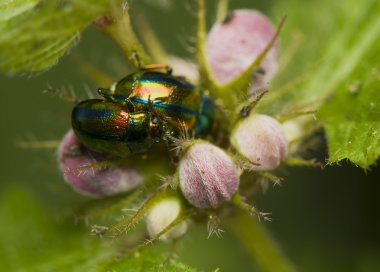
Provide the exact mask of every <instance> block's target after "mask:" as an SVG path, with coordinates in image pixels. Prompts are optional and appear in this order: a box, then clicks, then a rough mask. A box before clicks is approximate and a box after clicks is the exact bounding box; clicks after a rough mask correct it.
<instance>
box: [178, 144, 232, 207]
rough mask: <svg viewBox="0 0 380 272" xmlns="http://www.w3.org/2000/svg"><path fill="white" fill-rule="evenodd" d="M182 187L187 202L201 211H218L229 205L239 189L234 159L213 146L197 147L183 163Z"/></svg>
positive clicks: (191, 148) (184, 157) (180, 177)
mask: <svg viewBox="0 0 380 272" xmlns="http://www.w3.org/2000/svg"><path fill="white" fill-rule="evenodd" d="M179 181H180V187H181V190H182V193H183V195H184V196H185V198H186V199H187V200H188V201H189V202H190V203H191V204H193V205H194V206H196V207H198V208H211V207H212V208H216V207H217V206H218V205H219V204H220V203H222V202H224V201H228V200H230V198H231V195H232V194H233V193H234V192H236V190H237V189H238V186H239V174H238V171H237V169H236V167H235V165H234V163H233V161H232V159H231V158H230V157H229V156H228V155H227V154H226V153H225V152H224V151H223V150H222V149H220V148H218V147H216V146H214V145H212V144H209V143H196V144H193V145H192V146H191V147H189V149H188V150H187V152H186V154H185V155H184V156H183V158H182V159H181V161H180V163H179Z"/></svg>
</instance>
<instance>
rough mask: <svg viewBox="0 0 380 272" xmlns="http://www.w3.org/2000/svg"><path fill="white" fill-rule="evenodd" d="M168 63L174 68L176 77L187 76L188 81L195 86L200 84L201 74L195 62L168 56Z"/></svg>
mask: <svg viewBox="0 0 380 272" xmlns="http://www.w3.org/2000/svg"><path fill="white" fill-rule="evenodd" d="M167 62H168V64H169V65H170V66H171V67H172V68H173V71H175V74H176V75H177V74H178V75H182V76H185V77H186V79H188V80H190V82H192V83H194V84H195V83H196V82H198V79H199V73H198V70H197V65H196V64H195V63H194V62H191V61H190V60H186V59H183V58H179V57H176V56H168V61H167Z"/></svg>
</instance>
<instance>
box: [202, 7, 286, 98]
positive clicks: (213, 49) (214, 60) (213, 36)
mask: <svg viewBox="0 0 380 272" xmlns="http://www.w3.org/2000/svg"><path fill="white" fill-rule="evenodd" d="M274 35H275V29H274V28H273V27H272V26H271V24H270V22H269V20H268V18H267V17H265V16H264V15H263V14H262V13H260V12H258V11H255V10H248V9H242V10H235V11H233V12H232V13H231V14H230V15H229V16H228V17H227V18H226V19H225V20H224V21H223V22H218V23H216V24H215V25H214V26H213V27H212V29H211V31H210V33H209V34H208V37H207V43H206V51H207V56H208V61H209V63H210V66H211V70H212V71H213V73H214V75H215V77H216V79H217V80H218V81H219V82H220V83H227V82H229V81H231V80H232V79H234V78H235V77H237V76H238V75H240V74H241V73H242V72H243V71H244V70H245V69H247V68H248V66H249V65H250V64H251V63H252V62H253V61H254V60H255V59H256V58H257V57H258V56H259V54H260V53H261V52H262V51H263V50H264V48H265V47H266V46H267V45H268V44H269V42H270V41H271V39H272V38H273V36H274ZM278 47H279V46H278V43H275V45H274V46H273V47H272V48H271V49H270V50H269V52H268V53H267V54H266V56H265V58H264V59H263V61H262V62H261V66H260V69H258V70H257V71H256V72H257V73H255V74H254V76H253V79H254V80H253V82H252V83H253V84H252V88H251V92H254V91H255V90H257V89H259V88H263V87H265V85H266V84H267V82H268V81H269V80H270V79H271V78H272V77H273V75H274V74H275V72H276V70H277V66H278V55H279V52H278V51H279V50H278ZM253 72H255V71H253Z"/></svg>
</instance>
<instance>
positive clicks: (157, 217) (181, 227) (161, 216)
mask: <svg viewBox="0 0 380 272" xmlns="http://www.w3.org/2000/svg"><path fill="white" fill-rule="evenodd" d="M181 208H182V206H181V202H180V201H179V200H178V199H177V198H175V197H168V198H164V199H162V200H160V201H159V202H158V203H155V204H154V206H153V207H152V208H151V209H150V211H149V212H148V215H147V217H146V224H147V229H148V233H149V236H150V237H152V238H154V237H155V236H156V235H158V234H159V233H160V232H161V231H163V230H165V228H167V227H168V226H169V225H170V224H172V223H173V222H174V221H175V220H176V219H178V217H179V216H180V214H181ZM186 230H187V222H186V221H182V222H179V223H178V224H176V225H173V227H171V228H170V229H168V231H167V232H165V233H162V235H161V236H160V237H159V240H161V241H165V242H168V241H171V240H174V239H176V238H178V237H180V236H182V235H183V234H185V233H186Z"/></svg>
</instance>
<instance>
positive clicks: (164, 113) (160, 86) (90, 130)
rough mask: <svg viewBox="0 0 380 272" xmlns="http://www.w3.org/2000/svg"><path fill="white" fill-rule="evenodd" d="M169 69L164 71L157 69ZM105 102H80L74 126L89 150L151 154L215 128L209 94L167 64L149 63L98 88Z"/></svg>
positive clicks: (123, 153) (126, 153)
mask: <svg viewBox="0 0 380 272" xmlns="http://www.w3.org/2000/svg"><path fill="white" fill-rule="evenodd" d="M163 68H166V71H165V72H160V71H158V70H159V69H163ZM98 93H99V94H100V95H101V96H103V97H104V99H89V100H85V101H82V102H80V103H78V104H77V105H76V106H75V108H74V109H73V112H72V127H73V129H74V132H75V134H76V135H77V137H78V138H79V140H80V141H81V142H82V143H83V144H84V145H86V146H87V147H88V148H90V149H93V150H96V151H99V152H103V153H109V154H113V155H118V156H125V155H129V154H131V153H140V152H144V151H147V150H148V149H149V148H150V147H151V145H152V144H153V143H155V142H159V141H161V140H163V141H165V142H166V143H168V141H169V140H168V139H170V136H172V137H178V136H179V134H180V133H181V131H183V130H184V129H185V130H187V132H189V133H190V134H193V135H194V136H195V137H204V136H206V135H208V134H209V133H210V131H212V130H213V128H214V127H215V125H216V121H215V120H216V115H217V113H216V106H215V104H214V102H213V101H212V100H211V98H210V97H209V96H208V95H207V94H205V92H203V91H201V90H199V89H197V88H196V87H195V86H194V85H192V84H190V83H189V82H187V81H186V80H185V79H184V78H183V77H178V76H173V75H172V74H171V69H170V68H168V66H163V65H150V66H146V67H143V68H141V69H140V70H139V71H137V72H135V73H133V74H130V75H127V76H126V77H124V78H123V79H121V80H120V81H117V82H115V83H114V84H112V85H111V87H110V88H109V89H104V88H100V89H99V90H98Z"/></svg>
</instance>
